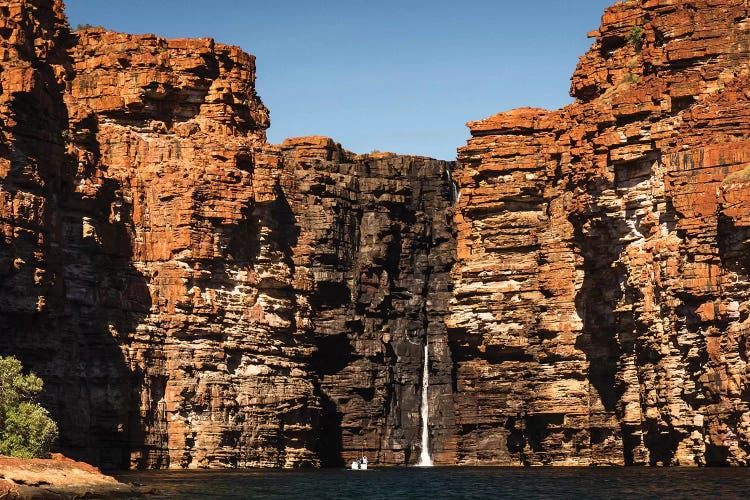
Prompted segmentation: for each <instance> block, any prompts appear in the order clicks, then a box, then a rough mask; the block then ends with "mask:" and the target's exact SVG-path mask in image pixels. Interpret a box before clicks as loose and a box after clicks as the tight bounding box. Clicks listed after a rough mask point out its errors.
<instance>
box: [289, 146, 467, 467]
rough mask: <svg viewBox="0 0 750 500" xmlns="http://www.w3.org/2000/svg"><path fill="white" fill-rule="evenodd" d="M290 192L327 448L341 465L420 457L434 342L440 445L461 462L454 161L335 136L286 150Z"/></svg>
mask: <svg viewBox="0 0 750 500" xmlns="http://www.w3.org/2000/svg"><path fill="white" fill-rule="evenodd" d="M280 153H281V157H282V161H283V164H284V173H283V174H282V190H283V192H284V193H285V199H286V200H287V202H288V204H289V206H290V207H291V212H292V213H294V214H295V216H296V220H297V226H296V234H295V240H296V245H295V247H294V249H293V251H292V260H293V267H294V274H295V284H296V288H297V289H298V290H300V291H301V292H303V295H304V300H301V301H300V302H299V303H300V304H305V306H304V308H303V309H306V310H309V316H308V321H309V323H308V325H306V326H307V330H308V331H309V332H310V334H311V335H312V337H313V339H314V340H313V343H314V344H315V346H316V351H315V352H314V354H313V356H312V362H311V368H312V371H313V373H314V375H315V381H316V382H315V383H316V385H317V387H318V388H319V391H320V395H321V406H322V414H321V421H320V429H319V432H320V442H319V444H318V446H319V455H320V458H321V460H322V463H323V465H342V463H341V459H342V458H343V459H345V460H346V461H347V463H348V461H349V460H351V459H353V458H355V457H356V456H359V454H360V453H361V452H362V451H364V452H365V454H366V455H367V456H368V457H369V459H370V461H371V462H372V460H375V463H377V464H390V465H404V464H410V463H415V462H416V461H417V458H418V456H419V451H420V448H419V446H420V439H419V431H420V429H421V425H422V423H421V422H420V416H419V404H420V398H421V391H422V389H421V376H422V363H423V346H424V343H425V342H427V343H428V346H429V353H430V354H429V363H430V373H431V374H430V380H431V384H430V392H429V395H428V396H429V399H430V400H431V401H432V404H431V406H430V407H431V415H432V418H431V419H430V420H429V421H430V426H429V428H430V432H431V435H432V436H433V440H432V443H433V444H432V446H431V452H432V453H433V455H434V456H435V458H436V461H437V462H439V463H453V461H454V455H455V449H454V448H453V446H454V444H453V443H454V442H453V440H452V439H451V438H452V436H453V435H455V432H454V417H453V415H454V410H453V400H452V395H451V392H452V391H451V361H450V359H451V358H450V352H449V350H448V345H447V342H446V327H445V321H444V317H445V315H446V313H447V310H448V302H449V299H450V288H451V281H450V274H449V273H450V268H451V266H452V264H453V260H454V252H455V243H454V238H453V234H452V210H451V208H450V206H451V200H452V197H453V196H454V195H453V189H452V187H453V186H452V182H451V177H450V176H451V170H452V169H453V168H454V165H453V163H451V162H445V161H436V160H431V159H429V158H422V157H411V156H397V155H393V154H389V153H379V154H373V155H362V156H355V155H353V154H352V153H349V152H347V151H344V150H342V149H341V146H340V145H338V144H335V143H334V142H333V141H332V140H331V139H328V138H324V137H307V138H301V139H291V140H287V141H286V142H284V144H282V145H281V147H280Z"/></svg>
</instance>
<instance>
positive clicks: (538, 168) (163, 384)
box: [0, 0, 750, 467]
mask: <svg viewBox="0 0 750 500" xmlns="http://www.w3.org/2000/svg"><path fill="white" fill-rule="evenodd" d="M749 19H750V7H749V6H748V5H747V2H746V1H745V0H691V1H679V0H641V1H629V2H624V3H622V2H620V3H617V4H616V5H614V6H613V7H611V8H610V9H608V10H607V12H606V13H605V15H604V17H603V20H602V27H601V28H600V30H598V31H596V32H594V33H591V36H592V37H594V38H595V42H594V44H593V46H592V48H591V50H590V51H589V52H588V53H587V54H586V55H585V56H584V57H583V58H581V60H580V63H579V67H578V69H577V71H576V73H575V75H574V76H573V81H572V88H571V92H572V95H573V96H574V97H575V98H576V102H575V104H572V105H570V106H568V107H566V108H564V109H562V110H558V111H544V110H537V109H521V110H515V111H512V112H508V113H503V114H500V115H496V116H493V117H491V118H488V119H486V120H481V121H477V122H473V123H470V124H469V126H470V129H471V134H472V138H471V139H470V140H469V141H468V144H467V145H466V146H465V147H463V148H461V149H460V150H459V158H458V159H459V163H458V164H454V163H453V162H444V161H437V160H432V159H428V158H422V157H413V156H399V155H393V154H389V153H379V154H372V155H356V154H354V153H351V152H349V151H346V150H344V149H343V148H342V147H341V146H340V145H339V144H337V143H335V142H334V141H333V140H331V139H328V138H324V137H306V138H297V139H290V140H287V141H285V142H284V143H283V144H281V145H279V146H271V145H268V144H267V143H266V139H265V129H266V128H267V127H268V125H269V118H268V111H267V110H266V108H265V107H264V106H263V104H262V102H261V100H260V99H259V97H258V96H257V95H256V93H255V89H254V78H255V66H254V59H253V57H252V56H249V55H247V54H245V53H243V52H242V51H241V50H239V49H238V48H236V47H231V46H226V45H222V44H219V43H215V42H214V41H213V40H211V39H197V40H186V39H178V40H167V39H163V38H160V37H157V36H153V35H126V34H119V33H112V32H107V31H104V30H102V29H96V28H94V29H87V30H83V31H81V32H71V31H70V29H69V27H68V25H67V22H66V21H65V18H64V15H63V4H62V1H61V0H0V28H1V29H0V60H1V61H2V67H1V69H2V71H0V89H2V90H1V92H0V122H1V125H2V126H1V127H0V130H1V131H2V134H1V135H0V230H1V231H2V238H0V353H3V354H5V353H12V354H15V355H17V356H19V357H20V358H22V359H23V361H24V363H25V365H26V366H28V367H29V368H31V369H33V370H34V371H35V372H36V373H38V374H39V375H40V376H42V377H43V378H44V380H45V387H46V394H45V399H46V401H45V402H46V404H47V405H48V407H49V408H50V410H51V411H52V413H53V414H54V416H55V417H56V419H57V420H58V421H59V422H60V426H61V432H62V439H61V447H62V448H63V450H64V451H65V452H66V453H68V454H70V455H71V456H73V457H75V458H78V459H85V460H87V461H89V462H92V463H95V464H97V465H102V466H105V467H126V466H132V467H218V466H267V467H284V466H285V467H292V466H302V465H313V466H317V465H342V464H343V463H344V462H345V461H347V460H350V459H351V458H353V457H354V456H355V455H357V454H359V452H360V450H362V449H364V450H365V453H366V454H367V455H368V457H369V458H370V460H371V461H372V462H375V463H377V464H390V465H395V464H409V463H414V462H415V461H416V459H417V457H418V455H419V451H420V449H419V446H420V444H419V431H420V426H421V425H422V424H421V422H420V416H419V402H420V397H421V394H420V392H421V390H422V389H421V376H422V363H423V361H424V360H423V347H424V345H425V343H427V345H428V348H429V372H430V381H431V387H430V389H429V392H428V396H429V400H430V425H429V430H430V438H431V439H430V449H431V452H432V454H433V457H434V459H435V460H436V462H437V463H441V464H455V463H458V464H477V463H481V464H558V465H561V464H583V465H587V464H608V463H611V464H678V463H679V464H683V465H690V464H725V463H730V464H746V463H747V461H748V457H747V453H748V450H750V442H749V440H750V413H748V398H749V396H748V391H747V380H746V376H747V375H746V362H747V357H748V352H747V339H746V337H747V325H748V321H750V320H748V317H750V306H749V305H748V304H749V303H748V300H749V297H748V285H749V283H748V266H750V259H749V258H748V255H750V253H749V252H750V248H749V247H748V245H749V244H750V229H749V228H750V215H748V214H750V201H748V200H749V198H748V193H749V192H750V191H749V190H748V189H750V173H748V169H750V167H749V166H748V165H750V153H748V152H749V151H750V148H749V147H748V146H750V142H748V141H749V140H750V128H749V127H748V125H747V124H748V118H749V117H750V103H749V102H748V100H749V99H750V94H748V93H747V90H746V89H747V88H748V83H750V71H749V70H750V62H748V61H750V58H748V56H750V54H748V51H750V46H749V45H748V43H747V39H748V35H750V33H748V31H749V30H750V21H748V20H749ZM454 181H455V182H456V183H457V185H458V188H459V191H457V190H456V188H455V187H454V184H453V182H454ZM454 203H455V205H454Z"/></svg>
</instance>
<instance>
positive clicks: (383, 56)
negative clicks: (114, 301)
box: [66, 0, 614, 159]
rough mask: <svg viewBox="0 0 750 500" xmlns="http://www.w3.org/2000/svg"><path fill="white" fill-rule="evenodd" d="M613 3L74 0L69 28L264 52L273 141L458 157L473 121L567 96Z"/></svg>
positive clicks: (263, 89)
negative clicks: (330, 141)
mask: <svg viewBox="0 0 750 500" xmlns="http://www.w3.org/2000/svg"><path fill="white" fill-rule="evenodd" d="M612 3H614V0H575V1H564V0H529V1H525V2H523V1H521V2H519V1H517V0H468V1H466V2H458V1H456V0H377V1H373V0H327V1H326V2H325V3H324V2H313V1H302V0H288V1H285V0H266V1H255V0H211V1H199V0H159V1H154V0H127V1H102V0H66V5H67V14H68V18H69V20H70V24H71V25H72V26H73V27H75V26H76V25H77V24H83V23H89V24H93V25H102V26H104V27H105V28H108V29H113V30H116V31H124V32H128V33H155V34H157V35H161V36H165V37H212V38H214V39H216V40H217V41H218V42H222V43H230V44H234V45H239V46H240V47H242V48H243V49H244V50H245V51H246V52H249V53H251V54H254V55H255V56H257V66H258V80H257V90H258V93H259V95H260V96H261V98H262V99H263V102H264V103H265V104H266V106H268V108H269V109H270V110H271V128H270V129H269V132H268V138H269V142H272V143H278V142H281V141H282V140H283V139H284V138H286V137H294V136H300V135H328V136H331V137H333V138H334V139H336V140H337V141H339V142H341V143H342V145H343V146H344V147H345V148H347V149H349V150H352V151H354V152H357V153H367V152H370V151H372V150H374V149H378V150H381V151H394V152H397V153H404V154H419V155H426V156H432V157H435V158H440V159H453V158H455V155H456V148H457V147H459V146H462V145H463V144H464V143H465V142H466V139H467V138H468V136H469V132H468V129H466V127H465V123H466V122H467V121H469V120H478V119H481V118H484V117H487V116H490V115H493V114H495V113H498V112H500V111H505V110H508V109H512V108H517V107H521V106H537V107H543V108H550V109H554V108H559V107H561V106H564V105H565V104H567V103H569V102H572V100H571V98H570V97H569V96H568V89H569V86H570V76H571V74H572V73H573V70H574V69H575V66H576V63H577V62H578V57H579V56H581V55H583V53H584V52H586V50H588V47H589V46H590V44H591V42H592V40H589V39H587V38H586V33H587V32H589V31H592V30H594V29H597V28H598V27H599V22H600V19H601V15H602V13H603V11H604V8H605V7H607V6H608V5H611V4H612Z"/></svg>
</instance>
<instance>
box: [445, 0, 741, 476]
mask: <svg viewBox="0 0 750 500" xmlns="http://www.w3.org/2000/svg"><path fill="white" fill-rule="evenodd" d="M590 36H592V37H595V38H596V41H595V42H594V44H593V45H592V47H591V50H590V51H589V52H588V53H587V54H586V55H585V56H583V57H582V58H581V60H580V62H579V65H578V68H577V70H576V72H575V74H574V75H573V79H572V87H571V94H572V95H573V96H574V97H575V98H576V102H575V103H574V104H572V105H570V106H567V107H565V108H564V109H562V110H559V111H553V112H548V111H544V110H537V109H521V110H515V111H512V112H509V113H503V114H499V115H496V116H493V117H491V118H488V119H485V120H481V121H478V122H473V123H470V124H469V127H470V129H471V134H472V138H471V139H470V140H469V141H468V144H467V145H466V146H465V147H463V148H461V149H460V150H459V162H460V164H461V168H460V169H459V172H458V173H457V174H456V180H457V182H458V184H459V186H460V189H461V198H460V201H459V203H458V205H457V207H456V224H457V226H456V227H457V245H458V247H457V255H458V262H457V263H456V266H455V268H454V273H453V277H454V280H455V289H454V298H453V302H452V306H451V311H450V313H451V315H450V317H449V318H448V323H449V342H450V346H451V349H452V351H453V355H454V361H455V363H456V370H457V373H458V375H457V380H458V387H457V392H456V408H457V415H458V417H457V424H458V426H459V437H458V446H457V448H458V451H457V453H458V455H457V458H458V462H459V463H467V464H472V463H487V462H491V463H498V464H566V465H573V464H576V465H578V464H580V465H587V464H664V465H669V464H681V465H695V464H727V463H729V464H746V463H747V461H748V452H749V451H750V413H749V412H748V410H749V408H748V401H749V395H748V392H747V383H748V380H747V359H748V350H747V349H748V347H747V335H748V326H749V321H750V320H748V317H749V316H750V307H749V303H748V284H749V283H748V264H750V261H749V260H748V255H750V253H748V251H749V250H750V248H749V247H748V245H749V244H750V239H748V237H749V236H750V233H749V232H748V208H749V205H748V200H749V199H750V198H749V197H750V190H749V188H750V175H748V174H749V173H750V170H749V169H750V166H749V165H750V142H748V139H750V125H749V124H750V121H749V118H750V114H749V113H750V101H749V100H748V98H749V97H750V94H748V92H747V88H748V83H750V72H749V70H750V66H749V64H748V62H749V61H750V59H749V56H750V52H749V51H750V46H749V45H748V39H749V36H750V6H748V4H747V2H746V1H744V0H723V1H708V0H703V1H702V0H696V1H671V0H670V1H667V0H659V1H657V0H643V1H630V2H618V3H617V4H616V5H614V6H612V7H610V8H609V9H608V10H607V12H606V13H605V15H604V17H603V19H602V27H601V29H600V30H598V31H596V32H593V33H591V34H590Z"/></svg>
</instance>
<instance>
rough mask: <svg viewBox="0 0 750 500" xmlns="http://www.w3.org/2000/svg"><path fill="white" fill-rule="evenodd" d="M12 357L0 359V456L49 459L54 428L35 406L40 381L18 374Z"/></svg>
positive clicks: (54, 436) (17, 367) (56, 432)
mask: <svg viewBox="0 0 750 500" xmlns="http://www.w3.org/2000/svg"><path fill="white" fill-rule="evenodd" d="M21 369H22V366H21V362H20V361H18V360H17V359H16V358H14V357H7V358H5V357H0V455H10V456H13V457H21V458H35V457H47V456H49V453H50V450H51V449H52V446H54V444H55V441H56V440H57V434H58V431H57V424H55V422H54V421H53V420H52V419H51V418H50V416H49V413H47V410H45V409H44V408H42V406H40V405H39V403H37V398H38V397H39V393H40V392H42V379H40V378H39V377H37V376H36V375H34V374H33V373H30V374H28V375H24V374H23V373H22V372H21Z"/></svg>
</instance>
